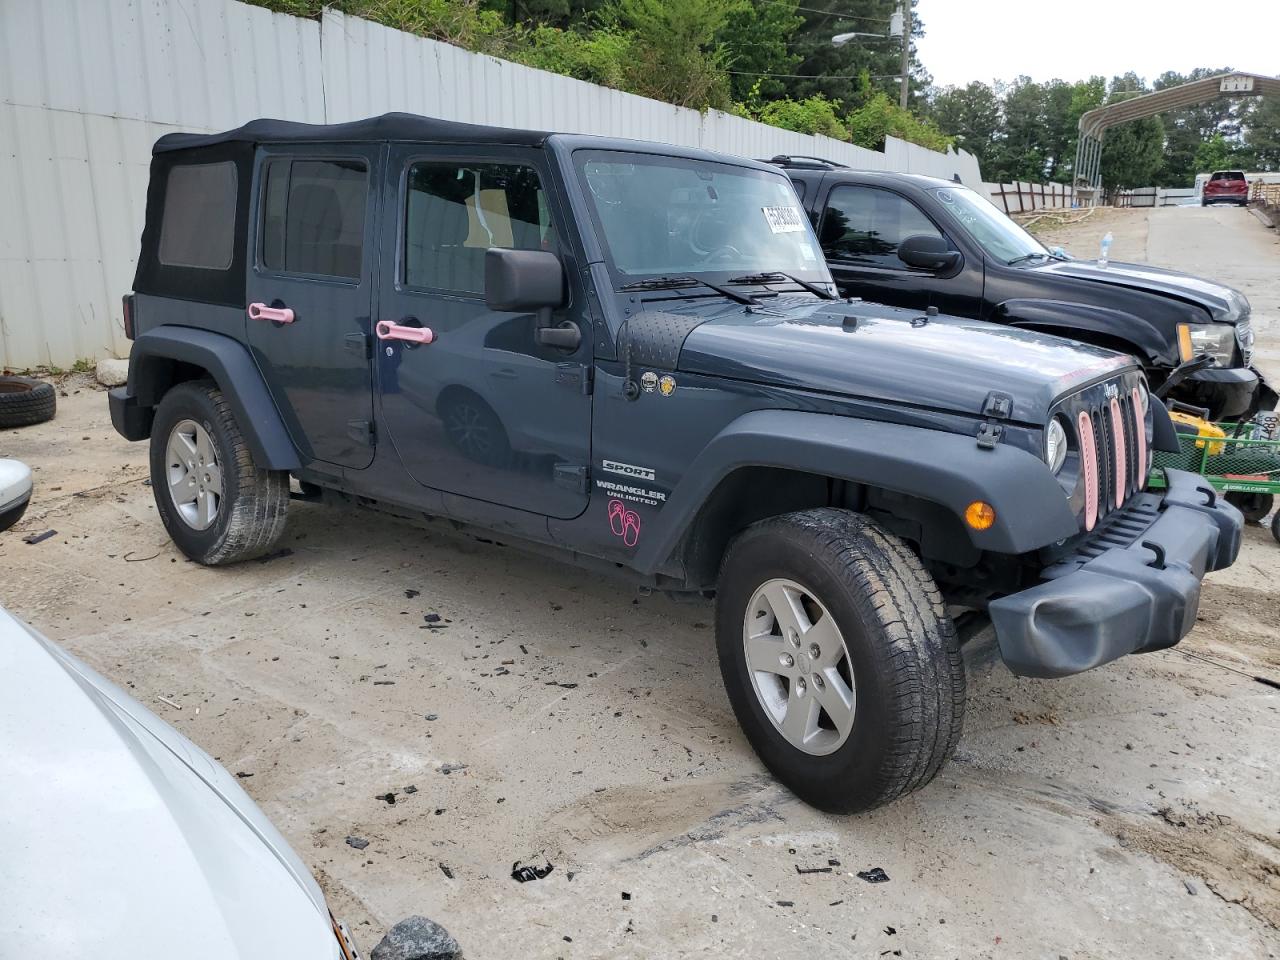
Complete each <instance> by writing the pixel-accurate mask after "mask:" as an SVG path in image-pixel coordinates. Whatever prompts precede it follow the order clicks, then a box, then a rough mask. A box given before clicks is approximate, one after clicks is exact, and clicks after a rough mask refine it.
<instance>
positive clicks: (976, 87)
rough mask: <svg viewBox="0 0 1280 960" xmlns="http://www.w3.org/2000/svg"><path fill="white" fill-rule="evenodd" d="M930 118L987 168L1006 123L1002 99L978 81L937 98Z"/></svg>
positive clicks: (931, 106) (948, 90)
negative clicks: (1001, 104) (1001, 103)
mask: <svg viewBox="0 0 1280 960" xmlns="http://www.w3.org/2000/svg"><path fill="white" fill-rule="evenodd" d="M928 115H929V118H930V119H931V120H933V122H934V123H935V124H936V125H937V126H938V129H939V130H941V131H942V132H943V133H945V134H948V135H950V136H952V137H954V138H955V143H956V146H957V147H960V148H961V149H963V150H968V151H969V152H970V153H972V154H973V155H974V156H975V157H977V158H978V164H979V166H980V167H982V168H983V169H986V167H987V164H988V163H989V162H990V160H991V154H992V151H993V148H994V147H995V145H996V141H997V137H999V136H1000V134H1001V132H1002V124H1003V117H1002V114H1001V107H1000V98H999V97H998V96H996V92H995V91H994V90H992V89H991V87H990V86H988V85H987V84H985V83H982V82H981V81H979V80H975V81H973V82H972V83H970V84H968V85H967V86H963V87H948V88H947V89H945V90H943V91H942V92H941V93H937V94H935V95H934V97H933V100H932V102H931V103H930V105H929V114H928Z"/></svg>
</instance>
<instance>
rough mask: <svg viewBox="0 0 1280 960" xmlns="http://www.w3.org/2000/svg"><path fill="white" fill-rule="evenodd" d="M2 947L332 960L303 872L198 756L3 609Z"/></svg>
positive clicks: (23, 952)
mask: <svg viewBox="0 0 1280 960" xmlns="http://www.w3.org/2000/svg"><path fill="white" fill-rule="evenodd" d="M0 744H3V745H4V756H5V761H6V762H5V774H4V778H3V781H2V782H0V944H3V946H2V947H0V953H3V955H4V956H11V957H15V958H17V957H30V958H37V957H38V958H40V960H62V958H66V960H73V958H74V960H86V958H93V960H125V958H128V960H152V958H156V960H159V958H166V960H167V958H170V957H180V958H182V960H206V958H207V960H215V958H216V960H237V958H241V960H247V958H250V957H252V958H266V957H270V958H273V960H275V958H298V960H304V958H305V960H333V958H334V957H335V956H337V955H338V945H337V941H336V939H335V938H334V935H333V932H332V928H331V926H330V920H329V916H328V911H327V909H326V908H325V906H324V898H323V896H322V895H321V893H320V890H319V888H318V887H317V886H316V884H315V881H314V880H313V879H312V877H311V875H310V874H309V873H308V872H307V870H306V868H305V867H304V866H303V865H302V863H301V862H300V861H299V860H298V859H297V856H296V855H295V854H294V853H293V852H292V851H291V850H290V849H289V847H288V845H287V844H286V843H285V841H284V838H283V837H281V836H280V834H279V833H278V832H277V831H276V830H275V829H274V828H273V827H272V826H271V825H270V823H269V822H268V821H267V820H266V818H265V817H264V816H263V814H262V812H261V811H260V810H258V809H257V807H256V806H254V804H253V802H252V801H251V800H250V799H249V798H248V796H247V795H245V793H244V791H242V790H241V789H240V788H239V787H238V786H237V785H236V783H235V780H234V779H233V778H232V777H231V776H230V775H229V774H228V773H227V772H226V771H225V770H223V769H222V768H221V767H220V766H218V765H217V764H216V763H215V762H214V761H213V759H212V758H211V757H209V755H208V754H206V753H204V752H203V751H202V750H200V749H199V748H198V747H196V746H195V745H194V744H192V743H191V742H190V741H188V740H186V739H185V738H184V737H182V736H181V735H180V734H178V733H177V732H176V731H174V730H173V729H172V728H170V727H168V726H167V725H165V724H163V723H162V722H161V721H159V720H158V719H157V718H156V717H155V716H154V715H152V714H151V713H150V712H149V711H147V710H146V709H144V708H143V707H142V706H141V705H139V704H138V703H137V702H136V701H134V700H132V699H131V698H130V697H128V695H126V694H125V693H123V691H121V690H120V689H119V688H118V687H116V686H115V685H114V684H111V683H110V681H107V680H105V679H103V678H102V677H100V676H98V675H97V674H95V673H94V672H93V671H92V670H90V669H89V668H88V667H86V666H85V665H84V664H82V663H80V662H79V661H77V660H75V658H73V657H71V656H70V655H69V654H67V653H65V652H64V651H62V650H60V649H59V648H57V647H56V646H54V645H53V644H51V643H49V642H48V641H47V640H44V639H43V638H41V637H39V636H38V635H36V634H34V633H33V632H31V631H29V630H28V629H27V628H26V627H25V626H24V625H23V624H21V623H19V622H18V621H16V620H14V619H13V618H12V617H10V616H9V615H8V614H7V613H6V612H5V611H4V610H2V609H0Z"/></svg>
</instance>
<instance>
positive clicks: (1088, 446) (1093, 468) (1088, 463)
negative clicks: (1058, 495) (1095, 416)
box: [1077, 410, 1098, 530]
mask: <svg viewBox="0 0 1280 960" xmlns="http://www.w3.org/2000/svg"><path fill="white" fill-rule="evenodd" d="M1077 426H1078V427H1079V429H1080V475H1081V476H1082V477H1084V528H1085V530H1092V529H1093V526H1094V524H1095V523H1097V522H1098V448H1097V445H1096V443H1095V442H1094V438H1093V420H1092V419H1091V418H1090V417H1089V414H1088V413H1087V412H1086V411H1083V410H1082V411H1080V419H1079V420H1078V421H1077Z"/></svg>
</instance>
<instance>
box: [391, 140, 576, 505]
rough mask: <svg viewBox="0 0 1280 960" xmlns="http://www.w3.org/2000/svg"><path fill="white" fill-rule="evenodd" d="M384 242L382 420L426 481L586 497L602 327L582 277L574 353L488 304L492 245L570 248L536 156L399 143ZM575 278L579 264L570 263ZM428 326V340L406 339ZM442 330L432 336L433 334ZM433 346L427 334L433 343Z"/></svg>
mask: <svg viewBox="0 0 1280 960" xmlns="http://www.w3.org/2000/svg"><path fill="white" fill-rule="evenodd" d="M389 169H390V175H389V176H388V178H387V181H388V183H387V187H386V190H387V195H386V199H385V201H384V203H385V205H386V209H387V210H396V211H398V212H397V215H396V216H394V217H393V216H388V217H386V226H385V228H384V230H383V236H382V248H383V250H384V251H386V255H387V257H388V258H389V257H390V256H392V252H393V251H394V257H395V263H394V269H393V268H392V267H391V265H390V264H388V266H387V269H386V270H385V272H384V279H383V281H382V292H381V299H380V305H379V313H378V319H379V320H380V321H382V322H383V324H391V325H393V327H392V328H390V329H388V328H386V327H385V326H384V330H383V332H384V333H387V334H390V336H387V337H386V338H384V339H379V340H378V341H377V343H376V346H375V351H376V357H377V375H378V392H379V397H380V403H381V416H380V422H381V423H382V424H385V426H386V429H387V432H388V434H389V435H390V438H391V441H392V443H393V444H394V445H395V449H396V451H397V453H398V454H399V456H400V459H401V461H402V462H403V463H404V465H405V467H406V468H407V469H408V471H409V473H411V474H412V475H413V477H414V478H415V479H416V480H417V481H418V482H419V483H421V484H423V485H425V486H428V487H431V488H433V489H436V490H442V491H445V492H447V493H454V494H460V495H462V496H466V497H471V498H474V499H476V500H483V501H488V502H490V503H496V504H501V505H503V506H510V507H517V508H520V509H523V510H528V511H531V512H533V513H538V514H542V515H544V516H550V517H557V518H562V519H568V518H571V517H576V516H577V515H578V514H580V513H581V512H582V511H583V510H584V509H586V505H587V465H588V462H589V455H590V435H591V396H590V384H591V380H590V364H591V343H590V341H591V336H590V324H589V323H588V322H586V319H585V317H583V316H582V315H581V314H582V312H583V311H582V306H581V304H582V302H583V297H582V296H581V294H580V292H579V291H578V289H577V283H576V282H575V281H574V280H573V278H572V277H571V278H570V282H569V296H570V306H569V308H568V309H567V310H565V311H560V312H558V313H557V315H556V316H555V317H554V318H553V322H555V323H559V322H560V321H561V320H563V319H566V318H568V319H571V320H575V321H576V322H577V323H578V326H579V327H580V328H581V330H582V332H583V337H582V343H581V345H580V346H579V347H578V348H577V349H576V350H572V351H566V350H562V349H557V348H555V347H545V346H540V345H539V344H537V343H536V341H535V329H536V327H535V317H534V315H533V314H530V313H499V312H494V311H491V310H490V309H489V308H488V306H487V305H486V304H485V301H484V260H485V251H486V250H488V249H489V248H490V247H506V248H513V249H522V250H549V251H551V252H553V253H557V254H560V255H561V256H562V259H563V256H564V253H565V251H564V250H563V249H562V246H561V240H560V237H562V236H563V234H562V233H561V232H560V231H557V229H556V227H555V224H556V222H557V221H558V220H559V219H560V214H559V212H558V210H557V204H556V202H555V198H554V196H553V195H552V193H551V192H550V191H549V189H548V184H549V178H548V175H547V169H546V166H545V164H544V162H543V159H542V157H541V154H540V152H539V151H537V150H533V149H529V150H514V149H511V148H504V149H502V150H501V151H500V152H492V151H490V152H486V151H484V150H479V151H477V150H467V151H465V152H460V151H458V150H450V149H445V148H440V147H424V146H420V145H412V144H408V145H398V146H393V147H392V152H391V158H390V168H389ZM566 272H568V271H566ZM406 329H408V330H424V332H423V333H422V334H420V335H418V336H419V340H417V341H415V340H413V339H402V338H403V337H406V336H408V337H412V336H414V334H411V333H407V332H406ZM425 330H430V334H427V333H425ZM428 341H429V342H428Z"/></svg>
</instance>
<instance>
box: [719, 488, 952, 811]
mask: <svg viewBox="0 0 1280 960" xmlns="http://www.w3.org/2000/svg"><path fill="white" fill-rule="evenodd" d="M716 643H717V647H718V650H719V655H720V669H721V671H722V673H723V675H724V682H725V689H726V692H727V693H728V696H729V701H730V703H731V704H732V706H733V710H734V713H735V714H736V715H737V718H738V722H739V723H740V724H741V725H742V728H743V730H744V731H745V733H746V735H747V739H748V740H749V741H750V742H751V745H752V746H753V747H754V748H755V751H756V753H757V754H759V756H760V758H761V760H763V761H764V764H765V766H767V767H768V768H769V769H770V770H771V771H772V772H773V773H774V775H775V776H777V777H778V779H779V780H781V781H782V782H783V783H784V784H786V785H787V786H788V787H789V788H790V789H791V790H792V791H793V792H795V793H796V795H797V796H799V797H800V798H801V799H803V800H805V801H807V802H808V803H811V804H813V805H814V806H815V807H818V808H820V809H822V810H828V811H832V812H838V813H853V812H856V811H860V810H869V809H871V808H872V807H876V806H880V805H881V804H885V803H888V802H890V801H892V800H894V799H896V798H898V797H900V796H902V795H903V794H906V793H909V792H911V791H913V790H916V789H919V788H920V787H922V786H924V785H925V784H927V783H928V782H929V781H930V780H932V779H933V777H934V775H935V774H936V773H937V772H938V770H939V768H940V767H941V766H942V764H943V762H944V761H945V760H946V759H947V758H948V757H949V756H950V755H951V754H952V753H953V752H954V750H955V747H956V743H957V742H958V741H959V739H960V731H961V726H962V722H963V716H964V697H965V689H964V686H965V679H964V665H963V662H962V661H961V657H960V645H959V641H958V640H957V637H956V631H955V627H954V625H953V624H952V622H951V620H950V619H949V618H948V617H947V616H946V613H945V610H944V608H943V605H942V598H941V595H940V594H939V592H938V589H937V586H936V585H935V584H934V582H933V578H932V577H931V576H930V575H929V573H928V571H926V570H925V569H924V566H923V565H922V564H921V562H920V560H919V558H918V557H916V555H915V554H914V553H912V552H911V551H910V550H909V549H908V548H907V546H906V545H905V544H904V543H903V542H902V541H901V540H898V539H897V538H896V537H893V536H891V535H890V534H888V533H886V532H885V531H884V530H882V529H881V528H880V527H879V526H878V525H876V524H875V523H874V522H873V521H871V520H869V519H868V518H866V517H864V516H861V515H860V514H856V513H853V512H850V511H848V510H838V509H830V508H824V509H818V510H808V511H804V512H802V513H793V514H788V515H786V516H782V517H776V518H773V519H769V520H764V521H762V522H760V523H757V524H755V525H754V526H752V527H749V528H748V529H747V530H746V531H745V532H744V533H742V534H741V535H740V536H739V537H738V538H737V539H736V540H735V541H734V542H733V544H732V545H731V546H730V548H729V551H728V553H727V555H726V557H725V561H724V566H723V568H722V571H721V577H720V584H719V590H718V596H717V601H716Z"/></svg>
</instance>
